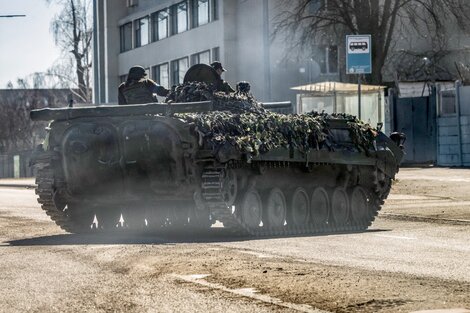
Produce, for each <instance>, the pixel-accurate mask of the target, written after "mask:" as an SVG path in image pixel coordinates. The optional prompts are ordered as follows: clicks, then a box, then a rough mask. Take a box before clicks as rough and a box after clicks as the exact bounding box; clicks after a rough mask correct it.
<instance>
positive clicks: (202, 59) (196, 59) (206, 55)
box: [191, 50, 211, 65]
mask: <svg viewBox="0 0 470 313" xmlns="http://www.w3.org/2000/svg"><path fill="white" fill-rule="evenodd" d="M201 63H203V64H209V63H211V52H210V50H206V51H203V52H199V53H196V54H193V55H191V65H194V64H201Z"/></svg>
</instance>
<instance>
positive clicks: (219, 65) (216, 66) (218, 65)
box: [211, 61, 226, 72]
mask: <svg viewBox="0 0 470 313" xmlns="http://www.w3.org/2000/svg"><path fill="white" fill-rule="evenodd" d="M211 66H212V67H213V68H214V70H222V72H225V71H226V69H224V67H223V66H222V63H220V62H219V61H215V62H212V63H211Z"/></svg>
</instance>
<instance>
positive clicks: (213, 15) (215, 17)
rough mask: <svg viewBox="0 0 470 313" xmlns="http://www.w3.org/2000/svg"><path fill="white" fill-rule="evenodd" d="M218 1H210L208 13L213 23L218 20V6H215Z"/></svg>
mask: <svg viewBox="0 0 470 313" xmlns="http://www.w3.org/2000/svg"><path fill="white" fill-rule="evenodd" d="M217 1H218V0H211V6H210V12H211V18H212V20H213V21H216V20H218V19H219V6H218V5H217Z"/></svg>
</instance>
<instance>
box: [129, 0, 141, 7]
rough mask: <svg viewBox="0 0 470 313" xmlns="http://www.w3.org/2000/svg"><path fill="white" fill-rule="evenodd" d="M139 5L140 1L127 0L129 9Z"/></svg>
mask: <svg viewBox="0 0 470 313" xmlns="http://www.w3.org/2000/svg"><path fill="white" fill-rule="evenodd" d="M138 5H139V0H127V7H128V8H132V7H136V6H138Z"/></svg>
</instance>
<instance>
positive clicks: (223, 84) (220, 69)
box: [211, 61, 235, 93]
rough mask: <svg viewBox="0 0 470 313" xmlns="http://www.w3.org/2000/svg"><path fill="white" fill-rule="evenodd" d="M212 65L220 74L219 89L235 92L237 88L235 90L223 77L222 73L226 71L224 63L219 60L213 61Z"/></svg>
mask: <svg viewBox="0 0 470 313" xmlns="http://www.w3.org/2000/svg"><path fill="white" fill-rule="evenodd" d="M211 66H212V68H213V69H214V70H215V71H216V72H217V74H218V75H219V77H218V81H217V90H218V91H223V92H225V93H230V92H235V90H233V88H232V87H230V85H229V84H228V83H227V82H226V81H224V80H223V79H222V77H221V75H222V73H223V72H225V69H224V68H223V67H222V63H220V62H219V61H215V62H212V63H211Z"/></svg>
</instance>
